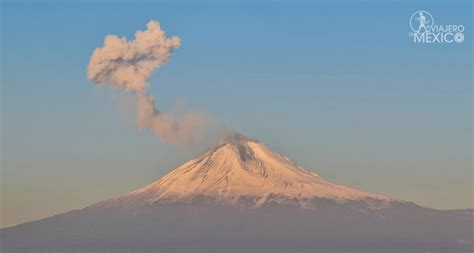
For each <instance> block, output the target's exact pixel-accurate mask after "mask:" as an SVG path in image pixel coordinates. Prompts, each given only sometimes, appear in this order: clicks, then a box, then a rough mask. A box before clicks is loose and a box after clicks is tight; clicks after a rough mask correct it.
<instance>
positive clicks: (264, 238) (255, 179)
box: [1, 134, 474, 252]
mask: <svg viewBox="0 0 474 253" xmlns="http://www.w3.org/2000/svg"><path fill="white" fill-rule="evenodd" d="M473 218H474V211H473V210H449V211H441V210H435V209H431V208H426V207H421V206H419V205H417V204H415V203H412V202H408V201H403V200H397V199H394V198H390V197H385V196H381V195H377V194H372V193H367V192H364V191H361V190H357V189H353V188H350V187H346V186H342V185H338V184H334V183H331V182H329V181H326V180H325V179H323V178H322V177H321V176H320V175H318V174H316V173H315V172H311V171H307V170H305V169H303V168H302V167H300V166H299V165H297V164H296V163H295V162H293V161H292V160H291V159H289V158H288V157H286V156H284V155H281V154H279V153H277V152H274V151H272V150H271V149H270V148H269V147H267V146H266V145H264V144H262V143H261V142H259V141H258V140H255V139H251V138H249V137H246V136H244V135H241V134H233V135H231V136H228V137H226V138H224V139H223V140H221V141H220V142H218V143H217V144H216V145H215V146H214V147H213V148H211V149H209V150H208V151H206V152H205V153H204V154H203V155H201V156H199V157H197V158H195V159H193V160H191V161H189V162H187V163H185V164H183V165H182V166H180V167H178V168H177V169H175V170H173V171H171V172H170V173H168V174H167V175H165V176H164V177H162V178H161V179H159V180H157V181H155V182H153V183H151V184H149V185H147V186H145V187H142V188H140V189H137V190H135V191H132V192H130V193H128V194H125V195H123V196H119V197H117V198H113V199H109V200H105V201H102V202H99V203H96V204H93V205H91V206H89V207H86V208H84V209H81V210H75V211H71V212H68V213H65V214H61V215H56V216H53V217H50V218H46V219H42V220H38V221H34V222H29V223H25V224H21V225H18V226H15V227H10V228H5V229H2V230H1V238H2V246H1V247H2V252H318V251H319V252H320V251H321V250H323V252H340V250H344V251H345V252H347V251H349V252H353V251H356V252H357V250H363V251H365V252H367V251H373V252H392V251H395V252H399V250H404V252H410V251H409V250H413V252H419V251H420V250H438V251H443V252H444V251H459V252H463V251H465V252H471V250H472V249H473V227H472V225H473V223H472V222H473V220H474V219H473Z"/></svg>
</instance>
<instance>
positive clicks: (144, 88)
mask: <svg viewBox="0 0 474 253" xmlns="http://www.w3.org/2000/svg"><path fill="white" fill-rule="evenodd" d="M180 44H181V41H180V38H179V37H176V36H173V37H170V38H168V37H166V33H165V31H164V30H162V29H161V26H160V23H159V22H157V21H154V20H152V21H150V22H149V23H148V24H147V29H146V30H145V31H137V32H136V33H135V40H127V39H126V38H119V37H118V36H116V35H108V36H106V37H105V40H104V46H103V47H99V48H96V49H95V50H94V52H93V54H92V56H91V58H90V61H89V66H88V71H87V77H88V79H89V80H91V81H94V82H95V83H96V84H97V85H107V86H113V87H118V88H120V89H123V90H125V91H127V92H130V93H132V94H133V95H134V97H135V99H136V110H137V124H138V126H139V127H140V128H143V129H150V130H152V131H153V132H154V133H155V134H156V135H157V136H158V137H160V139H161V140H163V141H164V142H166V143H173V144H177V143H183V142H187V141H190V140H199V139H200V138H201V137H202V135H203V131H204V128H205V126H206V124H207V123H208V122H209V121H210V116H209V115H208V114H207V113H204V112H201V111H197V110H195V111H190V112H188V113H186V114H184V115H179V114H177V113H174V112H168V113H167V112H161V111H160V110H158V108H157V107H156V105H155V99H154V98H153V96H152V95H151V94H150V93H149V92H148V88H149V87H150V84H149V82H148V80H149V79H150V77H151V75H152V74H153V71H154V70H155V69H157V68H159V67H160V66H161V65H162V64H164V63H166V62H168V60H169V59H170V57H171V54H172V53H173V49H175V48H178V47H179V46H180Z"/></svg>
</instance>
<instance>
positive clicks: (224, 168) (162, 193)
mask: <svg viewBox="0 0 474 253" xmlns="http://www.w3.org/2000/svg"><path fill="white" fill-rule="evenodd" d="M198 196H199V197H203V196H204V197H208V198H212V199H214V200H216V201H218V202H220V203H223V204H236V203H238V202H239V201H241V200H242V199H245V200H246V201H250V203H251V204H252V205H255V206H260V205H262V204H264V203H267V202H276V203H289V202H291V203H298V204H299V205H301V206H303V207H305V206H310V205H311V204H310V203H311V201H312V200H313V199H315V198H325V199H333V200H337V201H346V200H370V201H380V202H386V201H388V200H389V199H388V198H386V197H383V196H379V195H375V194H370V193H366V192H363V191H360V190H356V189H351V188H348V187H345V186H341V185H337V184H333V183H330V182H328V181H326V180H324V179H323V178H321V177H320V176H319V175H318V174H316V173H314V172H310V171H307V170H304V169H303V168H301V167H300V166H299V165H297V164H296V163H295V162H293V161H292V160H290V159H289V158H287V157H285V156H283V155H281V154H279V153H276V152H274V151H272V150H270V149H269V148H268V147H267V146H265V145H264V144H262V143H260V142H259V141H257V140H254V139H251V138H249V137H246V136H244V135H241V134H233V135H231V136H228V137H226V138H224V139H223V140H221V141H220V142H219V143H218V144H217V145H216V146H215V147H214V148H212V149H210V150H208V151H207V152H205V153H204V154H203V155H201V156H200V157H198V158H196V159H193V160H191V161H189V162H187V163H185V164H183V165H181V166H180V167H178V168H177V169H175V170H173V171H171V172H170V173H169V174H167V175H165V176H164V177H162V178H161V179H159V180H158V181H156V182H154V183H152V184H150V185H148V186H145V187H143V188H140V189H138V190H136V191H133V192H131V193H129V194H126V195H124V196H122V197H120V198H119V200H120V201H121V202H122V203H123V204H125V205H126V204H127V203H135V204H136V203H137V202H138V203H147V204H155V203H159V202H178V201H190V200H192V199H193V198H195V197H198Z"/></svg>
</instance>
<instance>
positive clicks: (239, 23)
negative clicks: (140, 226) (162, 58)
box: [1, 1, 473, 226]
mask: <svg viewBox="0 0 474 253" xmlns="http://www.w3.org/2000/svg"><path fill="white" fill-rule="evenodd" d="M419 9H423V10H428V11H429V12H430V13H431V14H432V15H433V16H434V18H435V20H436V22H437V23H438V24H463V25H464V26H465V27H466V31H465V41H464V43H462V44H457V43H454V44H430V45H427V44H413V43H412V41H411V40H410V37H408V32H409V31H410V28H409V18H410V16H411V14H412V13H413V12H414V11H416V10H419ZM152 19H155V20H158V21H159V22H160V23H161V24H162V27H163V28H164V30H165V31H166V32H167V34H168V35H170V36H171V35H176V36H179V37H180V38H181V40H182V45H181V47H180V48H179V49H177V50H176V51H175V53H174V55H173V57H172V59H171V61H170V63H169V64H167V65H165V66H163V67H161V68H160V69H159V70H158V71H157V72H155V74H154V76H153V77H152V79H151V84H152V88H151V89H150V90H151V92H152V93H153V95H154V96H155V97H156V100H157V103H158V105H159V106H160V108H161V109H165V110H166V109H169V108H171V107H172V106H173V104H174V103H175V101H176V99H179V98H183V97H185V98H186V99H187V107H188V108H200V109H202V110H205V111H207V112H209V113H210V114H212V115H213V116H214V117H215V118H216V119H218V120H219V121H220V122H223V123H224V124H226V125H228V126H231V127H233V128H234V129H236V130H237V131H240V132H242V133H244V134H247V135H249V136H251V137H254V138H258V139H260V140H261V141H263V142H264V143H266V144H268V145H269V146H270V147H272V148H274V149H275V150H277V151H279V152H281V153H284V154H286V155H288V156H289V157H292V158H293V159H294V160H296V161H297V162H298V163H300V164H301V165H302V166H303V167H305V168H307V169H309V170H314V171H316V172H318V173H319V174H321V175H322V176H323V177H325V178H327V179H329V180H331V181H335V182H337V183H341V184H345V185H349V186H353V187H357V188H360V189H363V190H366V191H369V192H375V193H380V194H386V195H389V196H392V197H395V198H400V199H406V200H411V201H415V202H417V203H419V204H421V205H425V206H430V207H436V208H442V209H452V208H469V207H473V204H472V203H473V197H472V180H473V177H472V159H471V158H472V140H473V139H472V70H473V68H472V59H473V58H472V3H471V1H445V2H443V1H435V2H429V1H418V2H417V1H389V2H386V3H384V4H380V3H377V2H375V1H355V2H353V3H350V2H346V1H339V2H336V3H330V2H299V3H290V2H284V1H283V2H271V1H265V2H263V1H260V2H258V3H248V2H238V1H235V2H232V3H227V4H218V3H216V2H207V3H201V4H196V3H192V2H186V1H184V2H179V3H174V4H173V3H171V2H153V3H152V2H146V1H141V2H138V3H132V2H131V1H130V2H126V1H123V2H120V3H112V2H108V1H100V2H91V1H82V2H79V1H77V2H75V1H70V2H67V3H65V2H51V1H49V2H48V1H36V2H17V1H4V2H3V3H2V21H1V30H2V32H1V36H2V39H1V41H2V45H1V46H2V50H1V51H2V56H1V58H2V79H1V88H2V90H1V93H2V96H1V98H2V101H1V102H2V110H1V111H2V124H1V125H2V165H1V166H2V170H1V176H2V178H1V179H2V226H7V225H12V224H16V223H19V222H24V221H28V220H32V219H36V218H40V217H45V216H49V215H52V214H55V213H58V212H63V211H67V210H70V209H74V208H80V207H83V206H85V205H87V204H91V203H94V202H96V201H99V200H102V199H104V198H108V197H112V196H116V195H119V194H121V193H124V192H127V191H130V190H132V189H135V188H137V187H140V186H142V185H144V184H147V183H150V182H152V181H154V180H155V179H157V178H158V177H160V176H162V175H164V174H165V173H166V172H168V171H169V170H171V169H173V168H174V167H176V166H177V165H179V164H180V163H182V162H184V161H186V160H188V159H189V158H191V157H192V156H194V155H196V154H198V153H200V152H201V151H202V147H190V148H188V149H186V150H184V151H183V150H177V149H176V148H174V147H171V146H167V145H164V144H162V143H161V142H160V141H159V140H158V139H156V138H155V137H154V136H153V135H152V134H151V133H149V132H146V131H139V130H137V129H136V127H135V125H134V124H132V123H130V122H129V121H127V120H125V119H124V117H123V115H121V113H120V112H119V110H118V109H117V102H116V99H114V96H116V94H115V95H114V92H111V91H110V90H108V89H104V88H98V87H95V85H93V84H92V82H90V81H88V80H87V76H86V71H87V64H88V61H89V58H90V55H91V53H92V51H93V50H94V49H95V48H96V47H99V46H102V43H103V39H104V37H105V36H106V35H108V34H116V35H119V36H125V37H127V38H129V39H130V38H133V35H134V33H135V31H137V30H144V29H145V25H146V23H147V22H148V21H149V20H152ZM111 93H112V96H111Z"/></svg>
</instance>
